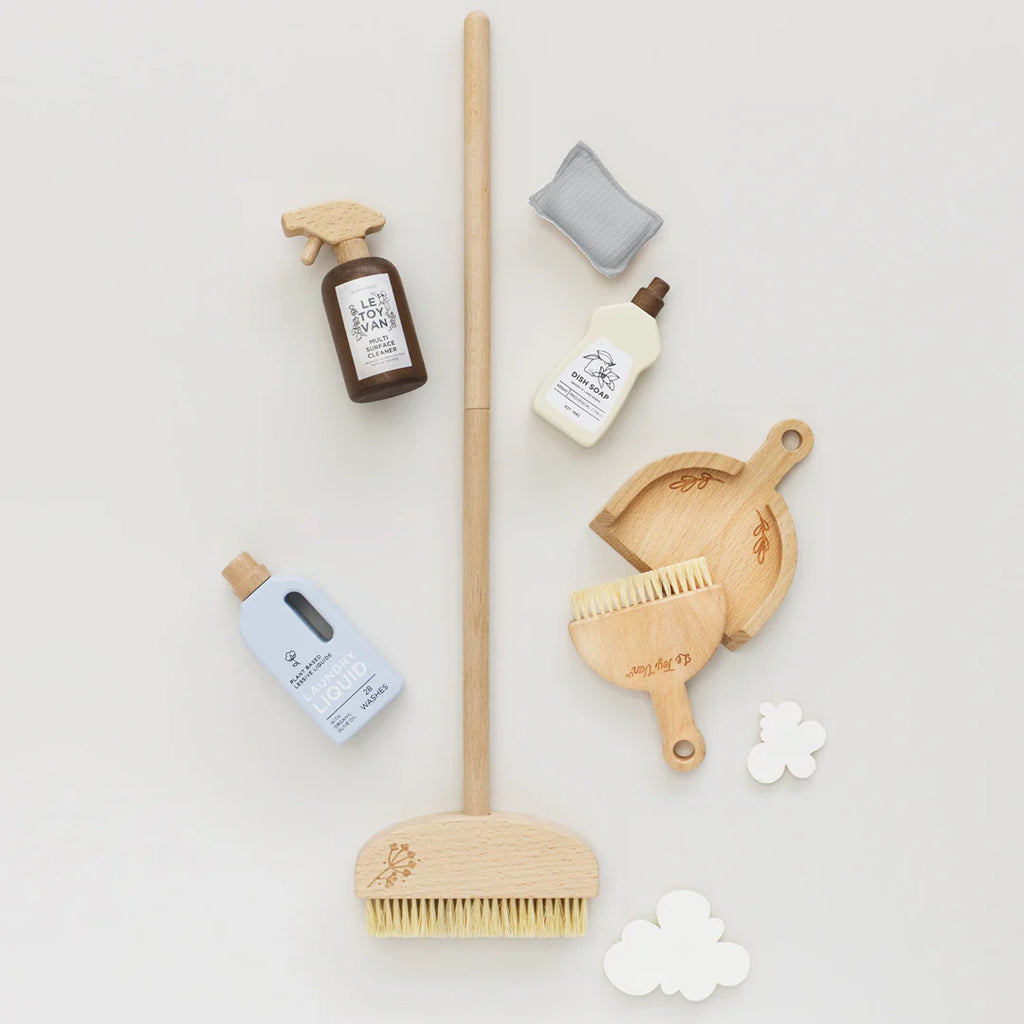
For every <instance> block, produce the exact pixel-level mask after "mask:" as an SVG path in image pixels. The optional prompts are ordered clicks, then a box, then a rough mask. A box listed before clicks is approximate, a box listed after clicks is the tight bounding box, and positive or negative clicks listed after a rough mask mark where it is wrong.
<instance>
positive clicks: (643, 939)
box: [604, 889, 750, 1001]
mask: <svg viewBox="0 0 1024 1024" xmlns="http://www.w3.org/2000/svg"><path fill="white" fill-rule="evenodd" d="M657 917H658V923H657V924H652V923H651V922H650V921H630V922H629V924H627V925H626V927H625V928H624V929H623V931H622V941H621V942H616V943H615V945H614V946H612V948H611V949H609V950H608V952H607V953H605V955H604V973H605V974H607V975H608V980H609V981H610V982H611V983H612V984H613V985H614V986H615V987H616V988H617V989H619V990H620V991H621V992H625V993H626V994H627V995H630V996H645V995H647V994H648V992H653V991H654V990H655V989H656V988H657V987H658V986H659V985H660V986H661V991H662V992H664V993H665V994H666V995H672V994H673V993H674V992H681V993H682V994H683V995H684V996H685V997H686V998H687V999H691V1000H694V1001H696V1000H699V999H707V997H708V996H709V995H711V993H712V992H714V991H715V987H716V986H717V985H738V984H739V983H740V982H741V981H743V979H744V978H746V976H747V973H748V972H749V970H750V956H749V954H748V953H747V951H746V950H745V949H744V948H743V947H742V946H738V945H737V944H736V943H735V942H719V941H718V940H719V939H720V938H721V937H722V933H723V932H724V931H725V925H724V924H723V923H722V921H720V920H719V919H718V918H717V917H712V916H711V904H710V903H708V901H707V900H706V899H705V898H704V897H703V896H701V894H700V893H699V892H691V891H690V890H688V889H677V890H675V891H674V892H670V893H667V894H666V895H664V896H662V898H661V899H660V900H658V908H657Z"/></svg>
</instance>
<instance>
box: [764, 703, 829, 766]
mask: <svg viewBox="0 0 1024 1024" xmlns="http://www.w3.org/2000/svg"><path fill="white" fill-rule="evenodd" d="M760 711H761V742H760V743H758V745H757V746H756V747H754V749H753V750H751V751H750V753H749V754H748V755H747V770H748V771H749V772H750V774H751V775H753V776H754V778H755V779H757V781H758V782H778V780H779V779H781V778H782V776H783V774H784V773H785V771H786V769H787V768H788V769H789V772H790V774H791V775H795V776H796V777H797V778H798V779H809V778H810V777H811V776H812V775H813V774H814V769H815V767H816V764H815V760H814V754H815V752H816V751H818V750H821V748H822V747H823V746H824V745H825V729H824V727H823V726H822V724H821V723H820V722H802V721H800V719H801V718H803V712H802V711H801V710H800V705H799V704H794V703H793V702H792V701H791V700H785V701H783V702H782V703H781V704H780V705H779V706H778V707H775V705H774V704H762V705H761V707H760Z"/></svg>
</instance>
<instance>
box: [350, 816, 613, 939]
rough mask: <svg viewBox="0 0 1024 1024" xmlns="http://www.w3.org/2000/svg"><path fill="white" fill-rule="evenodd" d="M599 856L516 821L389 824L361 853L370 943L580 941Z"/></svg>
mask: <svg viewBox="0 0 1024 1024" xmlns="http://www.w3.org/2000/svg"><path fill="white" fill-rule="evenodd" d="M596 895H597V858H596V857H595V856H594V853H593V851H592V850H591V849H590V847H589V846H587V844H586V843H585V842H584V841H583V840H582V839H580V837H579V836H577V835H575V833H573V832H570V831H569V830H568V829H565V828H562V827H561V826H560V825H554V824H552V823H551V822H547V821H541V820H539V819H537V818H531V817H529V816H527V815H520V814H497V813H492V814H480V815H470V814H462V813H460V812H457V811H453V812H451V813H448V814H432V815H429V816H427V817H425V818H413V819H412V820H410V821H406V822H402V823H401V824H399V825H394V826H392V827H391V828H389V829H386V830H385V831H383V832H379V833H378V834H377V835H375V836H374V837H373V838H372V839H370V840H369V841H368V842H367V843H366V844H365V845H364V846H363V848H362V850H361V851H360V852H359V858H358V860H357V861H356V896H358V897H359V898H360V899H364V900H366V927H367V930H368V931H369V932H370V934H371V935H381V936H396V937H401V938H418V937H425V936H436V937H453V938H474V937H478V936H505V937H508V938H548V937H564V936H573V935H583V934H584V933H585V932H586V930H587V900H589V899H592V898H593V897H595V896H596Z"/></svg>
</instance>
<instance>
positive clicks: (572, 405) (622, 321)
mask: <svg viewBox="0 0 1024 1024" xmlns="http://www.w3.org/2000/svg"><path fill="white" fill-rule="evenodd" d="M667 292H668V285H667V284H666V283H665V282H664V281H662V279H661V278H660V277H656V278H655V279H654V280H653V281H651V283H650V284H649V285H648V286H647V287H646V288H641V289H640V290H639V291H638V292H637V293H636V295H634V296H633V298H632V301H630V302H621V303H618V304H617V305H614V306H601V307H600V308H599V309H596V310H594V315H593V316H592V317H591V318H590V326H589V327H588V328H587V333H586V334H585V335H584V336H583V340H582V341H581V342H580V343H579V344H578V345H577V346H576V347H575V348H574V349H573V350H572V351H571V352H570V353H569V355H568V356H567V357H566V359H565V360H564V361H563V362H561V363H559V365H558V366H557V367H555V369H554V370H553V371H552V373H551V374H550V375H549V376H548V378H547V380H545V381H544V383H543V384H542V385H541V387H540V390H539V391H538V392H537V395H536V397H535V398H534V400H533V410H534V412H536V413H537V414H538V415H539V416H542V417H543V418H544V419H546V420H547V421H548V423H550V424H551V425H552V426H555V427H557V428H558V429H559V430H561V431H562V433H564V434H567V435H568V436H569V437H571V438H572V439H573V440H574V441H575V442H576V443H577V444H581V445H583V446H584V447H585V448H589V447H590V446H591V445H592V444H595V443H596V442H597V441H598V440H600V438H601V437H602V436H603V434H604V432H605V431H606V430H607V429H608V428H609V427H610V426H611V425H612V421H613V420H614V419H615V417H616V416H617V415H618V414H619V409H621V408H622V405H623V403H624V402H625V401H626V397H627V396H628V395H629V392H630V390H631V389H632V387H633V385H634V383H636V379H637V377H639V376H640V374H641V372H642V371H644V370H646V369H647V367H648V366H650V365H651V363H653V362H654V360H655V359H657V358H658V356H660V355H661V337H660V335H659V334H658V324H657V322H656V319H655V318H656V317H657V315H658V314H659V313H660V312H661V308H662V306H664V305H665V295H666V294H667Z"/></svg>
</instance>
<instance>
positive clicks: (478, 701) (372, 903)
mask: <svg viewBox="0 0 1024 1024" xmlns="http://www.w3.org/2000/svg"><path fill="white" fill-rule="evenodd" d="M488 77H489V24H488V21H487V17H486V15H484V14H481V13H479V12H477V13H474V14H470V15H469V16H468V17H467V18H466V24H465V130H466V141H465V160H466V182H465V188H466V280H465V289H466V402H465V419H464V461H463V476H464V493H463V669H462V670H463V684H462V687H463V733H464V738H463V744H464V748H463V804H464V808H463V810H462V811H461V812H458V811H456V812H451V813H447V814H434V815H430V816H429V817H425V818H415V819H413V820H412V821H406V822H403V823H401V824H399V825H394V826H392V827H391V828H389V829H386V830H385V831H383V832H380V833H378V834H377V835H376V836H374V837H373V838H372V839H371V840H370V841H369V842H367V843H366V845H365V846H363V848H362V850H361V851H360V853H359V858H358V860H357V862H356V895H357V896H359V897H360V898H362V899H365V900H366V901H367V904H366V923H367V927H368V929H369V930H370V932H371V933H373V934H375V935H394V936H408V937H413V936H460V937H463V936H478V935H479V936H484V935H500V936H510V937H511V936H523V937H531V936H559V935H581V934H583V933H584V932H585V931H586V921H587V918H586V909H587V900H588V899H590V898H592V897H594V896H596V895H597V860H596V858H595V857H594V854H593V852H592V851H591V850H590V848H589V847H588V846H587V844H586V843H585V842H583V840H582V839H580V838H579V837H578V836H576V835H574V834H573V833H572V832H569V831H568V830H567V829H564V828H562V827H561V826H559V825H553V824H550V823H548V822H544V821H539V820H538V819H536V818H530V817H526V816H525V815H517V814H496V813H492V812H491V810H490V796H489V792H488V789H489V785H488V722H487V720H488V659H489V655H488V637H487V632H488V595H487V585H488V461H489V416H490V142H489V130H490V118H489V109H488V106H489V103H488V91H489V81H488ZM720 635H721V630H719V636H720Z"/></svg>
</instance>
